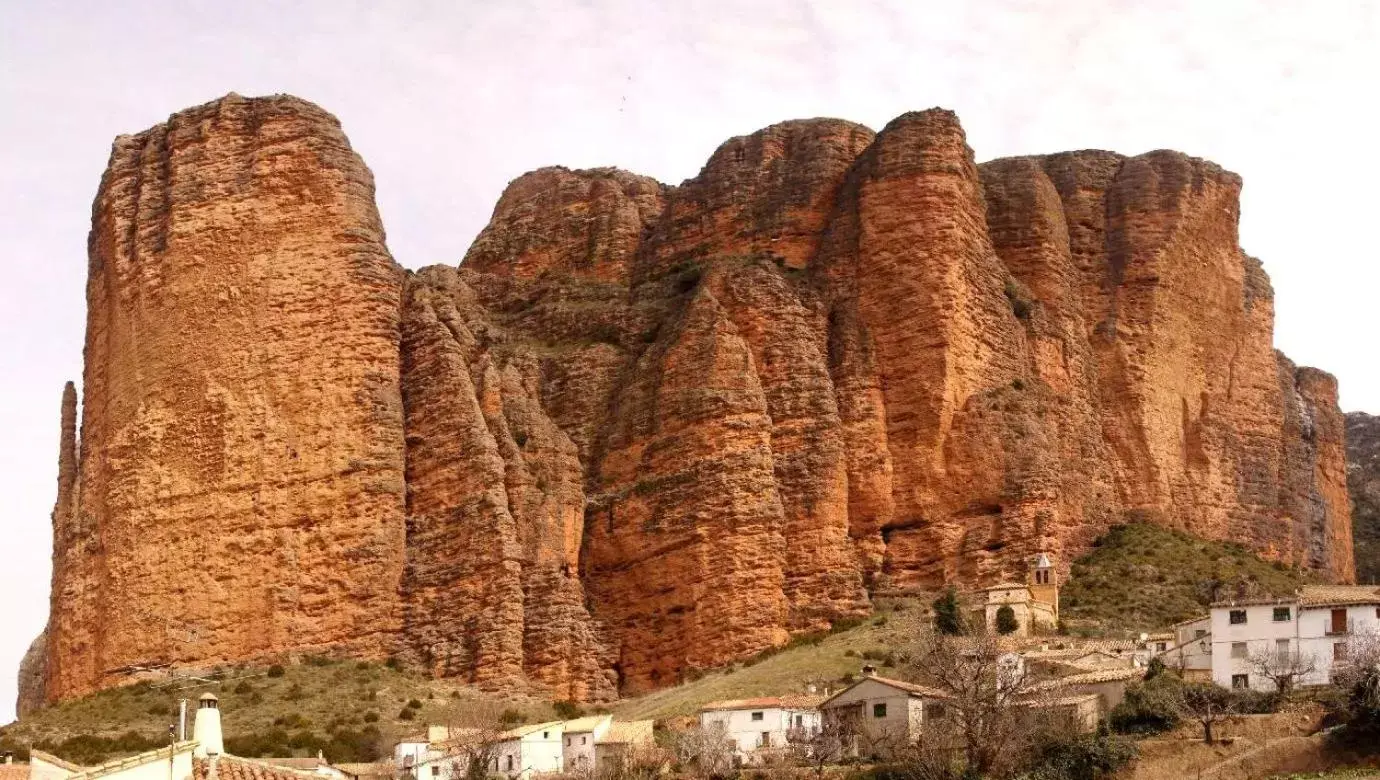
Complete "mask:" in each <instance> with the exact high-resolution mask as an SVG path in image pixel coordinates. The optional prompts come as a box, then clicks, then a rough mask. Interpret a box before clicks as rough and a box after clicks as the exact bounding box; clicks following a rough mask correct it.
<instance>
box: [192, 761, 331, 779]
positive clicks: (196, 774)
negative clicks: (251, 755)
mask: <svg viewBox="0 0 1380 780" xmlns="http://www.w3.org/2000/svg"><path fill="white" fill-rule="evenodd" d="M305 777H310V778H319V777H320V775H317V774H316V773H315V772H305V771H301V770H296V769H287V768H285V767H280V766H270V765H269V764H265V763H260V762H258V761H253V760H250V759H247V758H238V757H236V756H227V755H221V756H217V757H215V758H195V759H192V780H302V778H305Z"/></svg>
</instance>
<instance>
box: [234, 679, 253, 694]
mask: <svg viewBox="0 0 1380 780" xmlns="http://www.w3.org/2000/svg"><path fill="white" fill-rule="evenodd" d="M253 692H254V686H252V685H250V684H249V681H247V680H246V681H244V682H241V683H240V684H239V685H236V686H235V693H238V694H241V695H243V694H246V693H253Z"/></svg>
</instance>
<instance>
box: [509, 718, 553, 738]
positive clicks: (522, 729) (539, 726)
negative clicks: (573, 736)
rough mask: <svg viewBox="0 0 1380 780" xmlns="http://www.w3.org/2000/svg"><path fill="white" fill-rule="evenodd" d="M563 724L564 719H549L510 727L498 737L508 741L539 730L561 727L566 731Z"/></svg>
mask: <svg viewBox="0 0 1380 780" xmlns="http://www.w3.org/2000/svg"><path fill="white" fill-rule="evenodd" d="M563 726H564V722H563V721H559V720H548V721H547V722H545V723H533V724H530V725H527V726H518V727H517V728H514V729H509V730H507V731H505V732H503V733H502V734H499V735H498V739H499V741H507V740H510V739H522V738H523V737H525V736H527V735H528V734H535V733H536V732H538V731H551V730H553V729H556V728H560V729H561V731H564V730H565V729H564V728H563Z"/></svg>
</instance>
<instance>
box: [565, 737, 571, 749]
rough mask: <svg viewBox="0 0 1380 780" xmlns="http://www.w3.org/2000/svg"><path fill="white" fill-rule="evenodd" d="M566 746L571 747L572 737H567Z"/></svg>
mask: <svg viewBox="0 0 1380 780" xmlns="http://www.w3.org/2000/svg"><path fill="white" fill-rule="evenodd" d="M565 746H566V747H570V737H566V738H565Z"/></svg>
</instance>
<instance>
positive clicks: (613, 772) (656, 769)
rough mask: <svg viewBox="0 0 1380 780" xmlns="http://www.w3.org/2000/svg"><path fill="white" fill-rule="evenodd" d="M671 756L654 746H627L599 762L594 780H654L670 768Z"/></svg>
mask: <svg viewBox="0 0 1380 780" xmlns="http://www.w3.org/2000/svg"><path fill="white" fill-rule="evenodd" d="M671 760H672V755H671V753H670V752H669V751H667V750H666V749H665V748H662V747H660V746H658V745H655V744H647V745H628V746H627V747H625V748H624V749H623V750H621V751H619V752H618V753H617V754H615V755H611V756H608V757H607V758H605V759H603V760H601V761H599V765H598V768H597V769H596V770H595V772H594V777H595V780H655V778H658V777H660V776H661V775H662V774H663V773H664V772H665V771H666V770H667V769H668V768H669V767H670V766H671Z"/></svg>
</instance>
